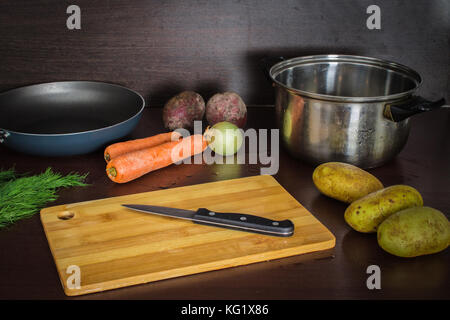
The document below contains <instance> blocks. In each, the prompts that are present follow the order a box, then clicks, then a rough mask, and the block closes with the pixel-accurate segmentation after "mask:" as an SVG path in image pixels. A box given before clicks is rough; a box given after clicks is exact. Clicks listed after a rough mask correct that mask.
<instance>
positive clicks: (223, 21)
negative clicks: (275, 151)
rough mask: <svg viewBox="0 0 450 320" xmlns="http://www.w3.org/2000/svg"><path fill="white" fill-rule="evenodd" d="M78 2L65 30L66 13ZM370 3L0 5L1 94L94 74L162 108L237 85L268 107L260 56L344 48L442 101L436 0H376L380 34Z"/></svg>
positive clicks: (443, 52)
mask: <svg viewBox="0 0 450 320" xmlns="http://www.w3.org/2000/svg"><path fill="white" fill-rule="evenodd" d="M71 4H76V5H78V6H79V7H80V9H81V30H68V29H67V27H66V19H67V18H68V17H69V15H68V14H66V9H67V7H68V6H69V5H71ZM372 4H374V3H373V1H369V0H358V1H331V0H294V1H287V0H283V1H273V0H241V1H222V0H169V1H148V0H133V1H128V0H114V1H111V0H96V1H92V0H78V1H76V2H73V1H61V0H45V1H27V0H2V1H0V57H1V63H0V90H6V89H9V88H13V87H19V86H23V85H26V84H31V83H39V82H51V81H57V80H98V81H105V82H114V83H118V84H121V85H125V86H127V87H130V88H132V89H134V90H137V91H138V92H139V93H141V94H142V95H143V96H144V97H145V99H146V102H147V104H146V105H150V104H151V105H153V106H155V105H158V106H160V105H162V104H163V103H165V102H166V101H167V100H168V98H169V97H171V96H173V95H175V94H176V93H178V92H180V91H182V90H195V91H198V92H199V93H201V94H202V95H203V97H204V98H205V99H208V98H209V97H211V96H212V95H213V94H214V93H216V92H220V91H225V90H232V91H236V92H238V93H239V94H240V95H241V96H242V97H243V98H244V101H245V102H246V103H247V104H249V105H250V104H252V105H271V104H273V101H274V99H273V90H271V87H270V84H269V83H268V82H267V81H266V79H265V77H264V75H263V74H262V72H261V70H260V68H259V66H258V63H259V60H260V59H261V58H262V57H264V56H267V55H269V56H279V55H281V56H284V57H296V56H302V55H310V54H328V53H345V54H358V55H366V56H373V57H378V58H384V59H389V60H394V61H397V62H400V63H403V64H405V65H407V66H409V67H411V68H413V69H415V70H416V71H417V72H419V73H420V74H421V75H422V77H423V79H424V83H423V85H422V88H421V89H422V90H421V93H422V94H423V95H425V96H426V97H428V98H430V99H436V100H437V99H438V98H441V97H442V96H444V97H446V98H447V99H449V98H450V97H449V92H450V90H449V82H448V74H449V60H448V29H449V25H448V21H449V20H448V8H449V2H448V1H447V0H432V1H429V0H411V1H390V0H378V1H376V4H377V5H378V6H379V7H380V8H381V30H369V29H368V28H367V27H366V20H367V18H368V17H369V15H368V14H367V13H366V10H367V7H368V6H369V5H372Z"/></svg>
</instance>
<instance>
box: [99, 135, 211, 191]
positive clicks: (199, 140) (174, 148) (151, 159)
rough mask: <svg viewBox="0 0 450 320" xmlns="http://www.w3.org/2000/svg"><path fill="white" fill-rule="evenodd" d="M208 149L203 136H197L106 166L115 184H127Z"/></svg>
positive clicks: (125, 157)
mask: <svg viewBox="0 0 450 320" xmlns="http://www.w3.org/2000/svg"><path fill="white" fill-rule="evenodd" d="M206 147H207V143H206V140H205V139H204V138H203V135H201V134H195V135H192V136H188V137H186V138H183V139H181V140H179V141H172V142H166V143H163V144H160V145H158V146H154V147H151V148H145V149H141V150H137V151H133V152H129V153H126V154H122V155H120V156H118V157H116V158H113V159H112V160H111V161H110V162H109V163H108V164H107V165H106V174H107V175H108V177H109V178H110V179H111V180H112V181H114V182H117V183H125V182H128V181H131V180H134V179H136V178H139V177H141V176H143V175H144V174H147V173H149V172H151V171H154V170H157V169H160V168H164V167H167V166H169V165H171V164H173V163H175V162H177V161H180V160H183V159H185V158H189V157H191V156H193V155H195V154H197V153H201V152H203V151H204V150H205V149H206Z"/></svg>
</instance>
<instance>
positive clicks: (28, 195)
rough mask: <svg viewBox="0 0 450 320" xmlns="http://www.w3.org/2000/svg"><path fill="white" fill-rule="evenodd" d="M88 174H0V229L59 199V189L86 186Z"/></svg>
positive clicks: (48, 171) (7, 171)
mask: <svg viewBox="0 0 450 320" xmlns="http://www.w3.org/2000/svg"><path fill="white" fill-rule="evenodd" d="M86 176H87V174H85V175H80V174H78V173H70V174H68V175H66V176H62V175H61V174H59V173H55V172H53V171H52V170H51V168H48V169H47V170H45V172H43V173H41V174H38V175H34V176H23V175H20V176H18V175H17V174H16V173H15V170H14V169H9V170H6V171H0V228H2V227H5V226H7V225H10V224H13V223H15V222H16V221H18V220H20V219H23V218H27V217H30V216H32V215H33V214H35V213H36V212H38V211H39V210H40V209H42V208H43V207H45V205H46V204H47V203H48V202H51V201H55V200H56V199H57V198H58V195H57V194H56V192H57V189H58V188H62V187H75V186H87V184H85V183H84V180H85V178H86Z"/></svg>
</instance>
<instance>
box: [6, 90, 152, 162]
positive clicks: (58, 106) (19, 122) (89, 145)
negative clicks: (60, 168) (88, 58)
mask: <svg viewBox="0 0 450 320" xmlns="http://www.w3.org/2000/svg"><path fill="white" fill-rule="evenodd" d="M144 106H145V101H144V99H143V98H142V96H141V95H140V94H138V93H137V92H135V91H133V90H130V89H127V88H125V87H122V86H118V85H114V84H109V83H103V82H93V81H62V82H51V83H43V84H37V85H31V86H26V87H22V88H17V89H12V90H9V91H7V92H4V93H1V94H0V143H3V144H4V145H6V146H7V147H10V148H12V149H15V150H17V151H20V152H25V153H30V154H36V155H43V156H68V155H76V154H84V153H89V152H92V151H94V150H97V149H99V148H100V147H103V146H105V145H106V144H107V143H108V142H110V141H113V140H116V139H119V138H121V137H123V136H125V135H127V134H128V133H130V132H131V131H132V130H133V129H134V127H135V126H136V125H137V123H138V121H139V119H140V117H141V114H142V111H143V109H144Z"/></svg>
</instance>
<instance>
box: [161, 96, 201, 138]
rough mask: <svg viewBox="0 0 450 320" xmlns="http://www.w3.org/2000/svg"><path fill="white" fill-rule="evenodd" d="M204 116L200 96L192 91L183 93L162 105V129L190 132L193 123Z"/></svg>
mask: <svg viewBox="0 0 450 320" xmlns="http://www.w3.org/2000/svg"><path fill="white" fill-rule="evenodd" d="M204 114H205V101H204V100H203V98H202V96H201V95H199V94H198V93H196V92H193V91H183V92H181V93H179V94H177V95H176V96H174V97H172V98H171V99H170V100H169V101H167V103H166V104H165V105H164V109H163V122H164V127H166V129H169V130H175V129H179V128H184V129H188V130H190V129H192V128H193V127H194V121H195V120H199V121H201V120H202V119H203V116H204Z"/></svg>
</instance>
